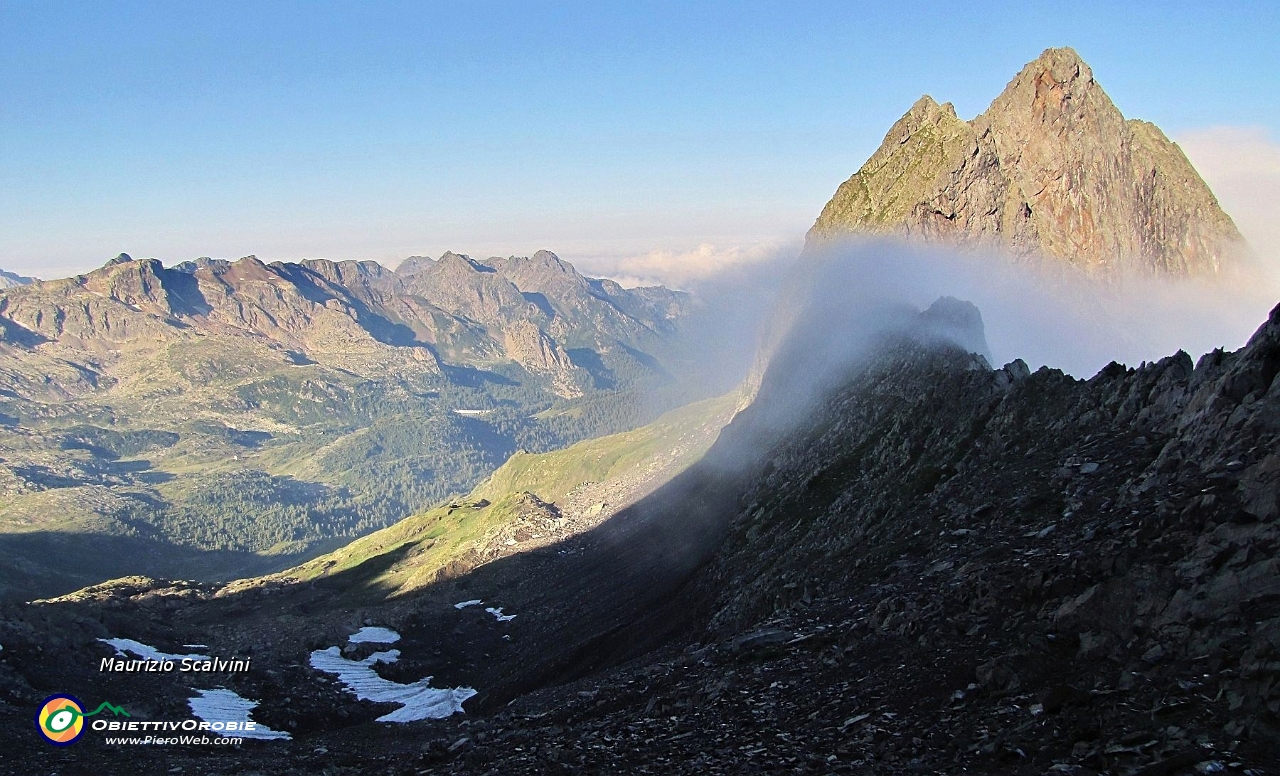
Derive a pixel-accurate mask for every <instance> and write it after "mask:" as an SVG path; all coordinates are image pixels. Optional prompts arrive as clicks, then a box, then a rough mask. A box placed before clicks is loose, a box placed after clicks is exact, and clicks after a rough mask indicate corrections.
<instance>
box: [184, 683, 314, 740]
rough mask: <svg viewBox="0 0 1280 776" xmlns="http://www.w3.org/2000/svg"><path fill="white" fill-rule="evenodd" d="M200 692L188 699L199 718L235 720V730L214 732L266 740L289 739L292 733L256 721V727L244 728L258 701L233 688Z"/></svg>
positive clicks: (213, 721)
mask: <svg viewBox="0 0 1280 776" xmlns="http://www.w3.org/2000/svg"><path fill="white" fill-rule="evenodd" d="M196 692H198V693H200V694H199V695H198V696H196V697H195V698H192V699H190V700H188V701H187V703H188V704H189V705H190V706H191V713H192V714H194V715H195V716H196V717H197V718H199V719H202V720H204V721H205V722H208V723H210V724H213V723H215V722H235V723H237V724H236V725H235V728H236V729H235V730H233V731H230V732H227V733H224V732H222V731H217V730H215V731H214V732H215V733H216V734H217V735H220V736H226V737H229V738H257V739H261V740H264V741H270V740H274V739H284V740H286V741H287V740H289V739H290V735H289V734H288V733H285V732H284V731H281V730H272V729H271V728H269V727H265V726H263V725H261V724H258V723H256V722H255V723H254V727H253V728H252V729H250V730H244V729H242V728H243V727H244V726H243V723H245V722H250V721H251V719H250V717H249V712H251V711H253V709H254V708H255V707H256V706H257V705H258V701H251V700H249V699H248V698H241V697H240V696H239V695H236V694H235V693H234V692H232V691H231V690H227V689H223V688H218V689H216V690H196Z"/></svg>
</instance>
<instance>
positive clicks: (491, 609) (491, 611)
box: [485, 606, 516, 622]
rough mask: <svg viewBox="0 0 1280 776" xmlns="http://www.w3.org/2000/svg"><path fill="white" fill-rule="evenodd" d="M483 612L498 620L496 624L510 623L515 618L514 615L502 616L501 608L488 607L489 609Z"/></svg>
mask: <svg viewBox="0 0 1280 776" xmlns="http://www.w3.org/2000/svg"><path fill="white" fill-rule="evenodd" d="M485 611H486V612H488V613H489V614H492V615H493V616H494V617H495V618H496V619H497V620H498V622H510V621H512V620H514V619H515V618H516V616H515V615H514V614H503V613H502V607H498V608H496V609H495V608H494V607H492V606H490V607H489V608H487V609H485Z"/></svg>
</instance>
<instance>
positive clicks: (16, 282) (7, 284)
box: [0, 269, 34, 290]
mask: <svg viewBox="0 0 1280 776" xmlns="http://www.w3.org/2000/svg"><path fill="white" fill-rule="evenodd" d="M31 282H34V278H28V277H23V276H22V275H15V274H14V273H12V272H5V271H4V270H2V269H0V290H3V289H6V288H15V287H17V286H25V285H27V284H28V283H31Z"/></svg>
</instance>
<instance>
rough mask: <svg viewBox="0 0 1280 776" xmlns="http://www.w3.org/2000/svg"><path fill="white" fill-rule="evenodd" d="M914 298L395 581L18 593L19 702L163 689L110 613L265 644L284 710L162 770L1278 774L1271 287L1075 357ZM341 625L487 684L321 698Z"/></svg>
mask: <svg viewBox="0 0 1280 776" xmlns="http://www.w3.org/2000/svg"><path fill="white" fill-rule="evenodd" d="M919 320H920V324H919V325H917V326H915V327H912V328H911V329H909V330H907V331H905V332H904V331H893V332H886V333H883V334H882V336H878V337H876V338H874V344H872V345H871V346H870V347H869V348H868V349H867V350H866V351H865V352H864V353H863V355H862V356H861V357H860V358H859V359H858V360H857V362H856V364H852V365H851V366H850V368H849V370H848V371H847V373H846V374H844V375H843V376H842V377H841V378H840V379H839V380H838V381H836V382H835V383H833V384H832V385H830V386H829V388H828V389H827V390H826V391H824V392H823V393H822V394H821V395H820V398H818V399H817V401H816V403H815V404H813V405H811V406H810V407H809V408H808V411H807V412H805V413H803V415H802V417H803V418H804V419H803V420H802V421H801V422H799V423H798V424H796V425H794V426H793V427H791V428H789V429H786V430H784V431H779V430H778V429H777V427H776V426H775V425H774V424H773V422H772V420H773V418H775V417H776V415H774V413H773V412H771V411H770V408H769V405H770V404H771V403H777V402H786V401H790V398H789V395H787V394H783V395H779V394H777V393H776V392H775V391H776V386H780V385H784V386H785V385H788V383H786V382H785V381H783V382H779V381H778V380H777V376H776V375H772V376H769V375H767V376H766V379H765V381H764V383H763V385H762V387H761V391H760V393H759V396H758V397H757V399H756V401H755V402H754V403H753V405H752V406H751V407H750V408H748V409H746V410H744V411H743V412H741V413H739V414H738V416H737V417H736V418H735V420H734V421H733V422H732V423H731V424H730V426H729V427H728V428H727V429H726V431H725V432H723V433H722V435H721V437H720V439H719V440H718V442H717V443H716V445H715V446H714V447H713V448H712V450H711V451H710V452H709V453H708V455H707V456H706V457H705V458H704V460H703V461H702V462H701V463H699V464H698V465H696V466H695V467H693V468H692V469H690V470H688V471H686V472H684V473H683V474H682V475H680V476H679V477H677V478H675V479H674V480H673V481H671V482H670V483H669V484H668V485H666V486H665V487H663V488H662V489H660V490H659V491H657V492H655V493H654V494H652V495H651V496H649V497H647V498H645V499H644V500H642V501H640V502H639V503H637V504H635V505H634V506H632V507H630V508H628V509H626V510H624V511H623V512H621V513H620V514H619V515H617V516H616V517H615V518H614V519H613V520H611V521H608V522H606V523H604V524H603V525H602V526H600V527H599V528H598V529H596V530H594V531H591V532H589V533H587V534H584V535H582V536H579V537H577V538H573V539H569V540H567V541H564V542H561V543H559V544H555V545H551V546H549V547H546V548H544V549H541V550H535V551H533V552H529V553H525V554H521V555H516V556H511V557H507V558H503V559H500V560H496V561H494V562H491V563H488V564H485V565H482V566H480V567H478V568H476V569H474V570H473V571H472V572H470V573H468V574H465V575H463V576H460V577H457V578H454V579H451V580H444V581H441V582H438V583H437V584H435V585H432V586H429V587H427V588H424V589H422V590H421V591H420V592H418V593H416V594H413V595H409V596H393V597H392V598H390V599H387V601H386V603H376V602H373V601H372V599H369V598H364V599H362V600H357V599H353V598H351V597H350V587H349V585H348V584H347V583H346V581H344V580H343V578H342V577H341V575H338V576H336V577H334V578H331V579H330V580H329V581H328V582H327V583H323V584H321V583H320V582H311V583H288V582H284V583H273V584H269V585H262V586H249V587H237V588H236V589H235V590H230V591H227V592H225V593H222V594H218V593H217V592H216V590H214V589H211V588H201V587H200V586H191V585H184V584H178V585H165V584H157V583H152V582H146V581H134V582H129V581H125V582H123V583H118V584H115V585H112V586H105V587H103V588H101V589H99V590H97V591H86V592H85V593H84V594H80V595H77V596H76V597H75V598H74V599H70V600H67V601H64V602H61V603H55V604H44V605H39V606H36V607H31V608H29V609H28V610H25V611H17V610H13V609H11V610H10V611H9V613H8V614H7V615H6V617H5V632H4V634H3V635H0V643H3V644H4V645H5V650H4V652H3V653H0V654H2V655H3V657H0V666H3V668H4V671H5V673H4V677H5V680H4V681H5V685H4V686H5V687H6V688H8V689H7V690H6V692H7V695H6V696H5V697H6V702H7V703H8V704H9V707H8V709H9V711H8V712H7V713H6V714H7V716H8V721H7V722H6V723H5V724H6V729H12V730H18V728H19V726H20V725H29V724H30V723H29V719H27V718H28V717H29V713H28V711H29V709H28V707H30V706H31V704H32V703H34V702H35V700H38V696H41V693H47V692H50V691H54V690H55V689H57V688H61V687H65V686H68V685H71V686H75V687H78V688H81V692H82V693H85V694H88V693H89V692H90V690H89V689H88V688H92V689H93V692H94V693H95V696H94V697H96V696H97V695H103V694H111V693H114V695H113V696H112V697H115V698H117V700H116V702H123V701H122V700H120V698H125V699H128V700H131V701H132V702H134V703H135V704H136V705H138V706H139V708H141V709H143V710H144V713H149V714H157V715H158V714H163V713H166V711H168V712H169V713H173V712H174V709H175V708H180V703H181V688H174V687H172V686H168V687H165V686H162V685H161V684H160V683H159V682H158V681H152V680H147V684H148V685H151V686H149V687H145V688H140V689H139V690H130V689H129V688H128V686H126V685H125V684H124V683H116V684H115V685H102V684H100V682H101V679H100V678H97V677H95V672H94V671H92V670H91V666H90V663H91V658H93V656H94V655H96V654H97V651H100V650H95V649H94V648H93V647H92V646H91V642H92V638H93V637H99V636H98V634H100V633H101V634H102V635H101V636H100V637H106V636H107V635H108V634H109V635H122V634H123V635H126V636H128V637H131V638H138V639H140V640H144V641H146V640H148V639H149V640H151V641H152V642H155V643H158V644H159V645H160V646H162V647H169V646H171V645H175V644H180V643H183V641H184V640H188V639H193V640H198V641H199V643H205V644H211V645H216V646H218V647H219V648H220V649H222V650H223V651H225V652H227V653H231V654H234V653H237V652H242V651H244V650H248V649H252V650H253V654H254V655H255V657H254V659H255V661H259V660H261V661H262V662H261V667H262V669H263V670H262V671H261V672H260V671H255V672H254V675H252V676H250V677H245V678H244V679H243V680H238V679H233V680H232V683H231V685H230V686H232V687H234V688H236V689H237V690H238V691H240V692H242V693H243V694H245V695H246V696H247V697H252V698H255V699H260V700H262V701H263V705H262V707H261V711H260V712H256V718H257V719H260V720H263V721H265V722H269V723H270V724H271V727H272V728H273V729H288V730H291V731H294V738H293V740H292V741H290V742H249V743H247V744H246V745H245V746H244V748H243V749H242V750H240V751H238V752H231V751H217V750H202V751H197V750H192V749H183V750H182V751H178V750H171V751H169V752H166V753H164V754H165V755H166V756H167V758H168V759H166V760H165V761H164V766H163V767H164V768H165V769H168V768H170V767H174V766H175V765H176V766H181V767H184V769H187V768H190V769H194V770H199V771H200V772H209V773H214V772H218V773H232V772H239V771H240V769H242V768H244V767H251V768H255V769H259V770H260V771H261V772H264V773H274V772H280V773H303V772H314V771H316V770H317V769H322V768H327V769H329V772H333V773H344V772H351V773H356V772H361V771H362V770H367V769H377V770H382V771H385V772H388V773H414V772H420V771H425V772H444V773H453V772H456V773H478V774H483V773H489V772H492V771H494V770H496V771H497V772H511V771H519V772H548V773H555V772H568V771H571V770H577V771H581V770H582V769H584V768H585V769H588V770H589V769H593V768H603V767H625V768H626V769H628V770H630V771H634V772H646V771H648V772H659V771H661V772H690V773H693V772H699V773H702V772H726V773H740V772H762V773H766V772H767V773H772V772H779V773H780V772H804V773H808V772H813V773H830V772H866V770H867V769H868V768H871V769H874V770H875V772H878V773H937V772H955V771H958V770H965V771H968V772H977V773H993V774H994V773H1027V774H1043V773H1079V774H1086V773H1143V774H1156V773H1162V774H1183V773H1186V774H1192V773H1215V772H1223V773H1230V772H1234V773H1254V774H1263V773H1271V772H1274V771H1272V770H1271V767H1272V765H1273V764H1274V763H1275V762H1277V761H1278V760H1280V737H1278V735H1280V727H1278V726H1277V722H1278V720H1277V716H1276V707H1277V704H1278V703H1280V701H1278V700H1277V696H1276V687H1277V685H1276V683H1275V681H1274V674H1275V668H1274V667H1275V664H1276V661H1275V649H1276V635H1275V634H1276V633H1277V632H1280V631H1277V628H1280V609H1275V607H1272V606H1271V604H1270V600H1271V598H1272V597H1273V596H1272V593H1271V592H1270V591H1272V590H1273V589H1274V588H1276V587H1277V586H1278V585H1280V571H1278V570H1277V564H1276V561H1275V558H1274V555H1275V548H1276V546H1277V540H1278V539H1280V536H1278V527H1277V516H1278V515H1280V491H1278V490H1277V487H1278V486H1280V480H1277V478H1275V477H1274V476H1273V473H1274V469H1275V461H1274V460H1273V459H1274V458H1275V456H1274V453H1273V450H1274V449H1275V446H1276V444H1275V443H1276V434H1277V431H1280V423H1278V422H1277V417H1280V416H1278V415H1277V413H1278V412H1280V410H1278V409H1277V408H1278V407H1280V405H1278V404H1277V395H1276V390H1277V389H1276V388H1275V387H1274V386H1275V385H1276V381H1275V377H1276V375H1277V373H1278V372H1280V310H1277V312H1276V313H1275V314H1273V315H1272V318H1271V320H1269V321H1268V322H1267V323H1266V324H1265V325H1264V326H1263V327H1262V328H1261V329H1260V330H1259V331H1258V333H1257V334H1256V335H1255V337H1254V338H1253V339H1252V340H1251V341H1250V343H1249V344H1248V345H1247V346H1246V347H1245V348H1244V349H1242V350H1241V351H1239V352H1236V353H1223V352H1215V353H1211V354H1209V355H1207V356H1205V357H1204V358H1202V359H1200V361H1199V362H1198V363H1194V364H1193V362H1192V360H1191V359H1190V358H1189V357H1188V356H1187V355H1186V354H1182V353H1179V354H1175V355H1173V356H1170V357H1169V358H1167V359H1164V360H1162V361H1160V362H1159V363H1154V364H1147V365H1143V366H1142V367H1141V368H1137V369H1130V368H1125V367H1121V366H1119V365H1116V366H1113V367H1111V368H1108V369H1106V370H1103V371H1102V372H1101V373H1100V374H1099V375H1097V376H1096V377H1094V378H1093V379H1091V380H1088V381H1080V380H1074V379H1072V378H1070V377H1067V376H1065V375H1062V374H1061V373H1058V372H1055V371H1053V370H1050V369H1042V370H1040V371H1038V372H1035V373H1029V371H1028V370H1027V369H1026V367H1025V366H1024V365H1022V364H1021V363H1019V362H1014V363H1012V364H1009V365H1007V366H1005V367H1003V368H1001V369H992V368H990V367H989V366H988V365H987V363H986V362H985V360H984V359H983V358H981V357H979V356H976V355H974V354H972V353H970V352H968V351H967V350H965V349H964V348H960V347H956V346H954V345H947V344H946V343H945V342H940V341H939V340H938V337H937V334H938V332H939V331H942V330H946V329H947V328H948V327H950V328H951V329H953V330H954V331H955V332H956V335H957V338H959V339H965V340H967V341H972V338H973V337H974V335H975V332H974V331H973V325H974V321H975V318H974V316H973V315H972V314H971V313H969V312H966V311H965V310H964V307H963V305H961V304H959V303H948V304H944V305H941V306H939V307H936V308H935V309H934V310H933V311H931V312H929V313H926V314H925V315H924V316H923V317H922V318H920V319H919ZM926 333H927V334H926ZM393 557H398V556H396V555H395V553H392V556H390V557H389V558H388V559H389V560H390V559H391V558H393ZM469 599H474V600H483V601H485V602H486V605H489V604H490V603H492V604H496V605H500V606H501V607H502V608H503V610H504V611H506V612H509V613H512V614H516V615H517V618H516V619H514V620H512V621H510V622H496V621H495V618H494V617H492V616H489V615H488V614H486V613H485V612H481V611H479V610H478V609H475V608H470V609H457V608H455V607H454V606H453V604H454V603H455V602H461V601H464V600H469ZM361 623H363V624H379V625H388V626H390V627H395V628H398V629H399V630H400V631H401V632H402V633H404V634H405V639H404V642H403V645H402V648H403V649H404V651H405V654H406V656H407V660H408V661H409V662H408V663H405V664H397V665H396V667H395V668H396V671H395V672H394V673H393V674H389V675H392V676H405V677H409V676H413V675H415V674H414V672H415V671H417V672H418V674H417V675H421V674H427V673H430V674H434V675H436V676H437V677H439V678H440V680H441V682H442V683H443V684H444V686H453V685H455V684H464V683H465V684H467V685H469V686H474V687H476V688H477V689H478V690H479V691H480V693H479V695H477V696H476V697H475V698H473V699H472V700H470V701H468V702H467V703H466V706H465V707H466V709H467V714H465V715H463V716H454V717H449V718H446V719H443V720H437V721H427V722H421V723H412V724H410V725H408V726H405V727H400V726H394V727H390V726H387V725H386V724H380V723H373V722H370V721H368V720H371V719H372V718H373V717H374V716H376V714H375V708H376V706H368V704H367V703H366V702H359V701H355V700H354V699H352V698H350V696H346V698H345V699H343V698H342V697H341V696H340V695H339V696H338V697H335V694H334V688H332V687H329V686H328V685H326V684H325V683H324V682H323V681H322V676H321V675H320V674H318V673H317V672H315V671H314V670H312V669H309V668H306V667H305V660H304V658H305V655H306V652H307V650H309V649H314V648H316V647H317V646H319V645H322V644H325V643H336V642H335V639H339V638H341V634H342V633H343V632H352V631H354V629H355V628H356V627H357V626H358V625H360V624H361ZM54 633H57V634H59V635H57V636H54V635H53V634H54ZM81 634H83V635H81ZM37 647H39V648H40V649H41V650H42V651H43V652H44V653H45V657H44V659H42V660H40V661H35V660H32V659H31V657H32V653H33V651H34V650H36V649H37ZM86 653H88V655H87V656H86ZM356 654H359V653H356ZM55 666H56V667H55ZM135 684H137V682H135ZM145 698H150V699H151V700H144V699H145ZM166 698H168V699H169V700H165V699H166ZM366 706H368V708H367V710H366ZM37 754H38V755H39V757H40V758H42V759H41V762H47V760H46V759H43V758H48V757H49V756H50V755H49V753H48V752H45V751H40V752H38V753H37ZM124 755H125V753H123V752H121V751H119V750H112V749H109V748H105V747H102V746H101V745H98V744H95V743H93V742H90V741H86V742H84V743H82V744H78V745H77V746H76V747H74V748H70V749H68V750H65V751H62V752H58V753H56V755H55V758H56V759H58V760H59V761H60V762H64V763H65V765H66V767H68V768H74V767H84V766H85V765H86V764H92V763H99V764H103V765H106V764H110V763H114V762H117V758H119V757H123V756H124ZM32 756H35V754H33V755H32ZM129 756H131V757H134V756H136V755H134V753H129ZM143 756H144V760H143V761H142V762H143V763H147V762H154V763H155V767H156V769H157V770H159V769H160V768H161V767H162V766H161V765H160V761H159V760H155V761H151V760H148V759H145V758H147V757H151V756H155V757H159V756H160V754H155V755H152V754H151V753H146V754H145V755H143ZM175 757H176V759H175ZM32 762H33V763H34V762H35V761H34V760H33V761H32ZM121 762H122V761H121ZM142 767H144V768H145V767H146V766H145V765H144V766H142Z"/></svg>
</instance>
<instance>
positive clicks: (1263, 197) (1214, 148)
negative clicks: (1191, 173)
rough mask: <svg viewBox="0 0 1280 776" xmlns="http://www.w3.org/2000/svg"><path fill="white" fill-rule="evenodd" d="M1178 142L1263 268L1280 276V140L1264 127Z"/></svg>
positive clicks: (1211, 131) (1215, 131)
mask: <svg viewBox="0 0 1280 776" xmlns="http://www.w3.org/2000/svg"><path fill="white" fill-rule="evenodd" d="M1177 141H1178V145H1180V146H1182V150H1183V151H1184V152H1186V154H1187V158H1189V159H1190V160H1191V163H1192V164H1193V165H1195V168H1196V169H1197V170H1199V172H1200V175H1201V176H1202V177H1203V178H1204V179H1205V182H1206V183H1208V184H1209V188H1211V189H1213V193H1214V194H1216V195H1217V197H1218V202H1219V203H1220V204H1221V205H1222V207H1223V209H1225V210H1226V211H1227V212H1228V213H1230V214H1231V217H1232V218H1234V219H1235V222H1236V226H1238V227H1239V228H1240V231H1241V233H1242V234H1244V236H1245V239H1246V240H1248V241H1249V244H1250V245H1251V246H1252V247H1253V249H1254V251H1255V252H1256V253H1257V254H1258V256H1259V257H1260V258H1261V259H1263V261H1264V264H1265V266H1266V268H1267V269H1268V270H1269V271H1270V272H1271V273H1273V274H1277V275H1280V142H1277V141H1276V140H1275V139H1274V138H1272V136H1271V134H1270V133H1269V131H1268V130H1267V129H1266V128H1265V127H1233V126H1219V127H1208V128H1205V129H1201V130H1195V131H1192V132H1186V133H1183V134H1181V135H1179V136H1178V137H1177Z"/></svg>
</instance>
